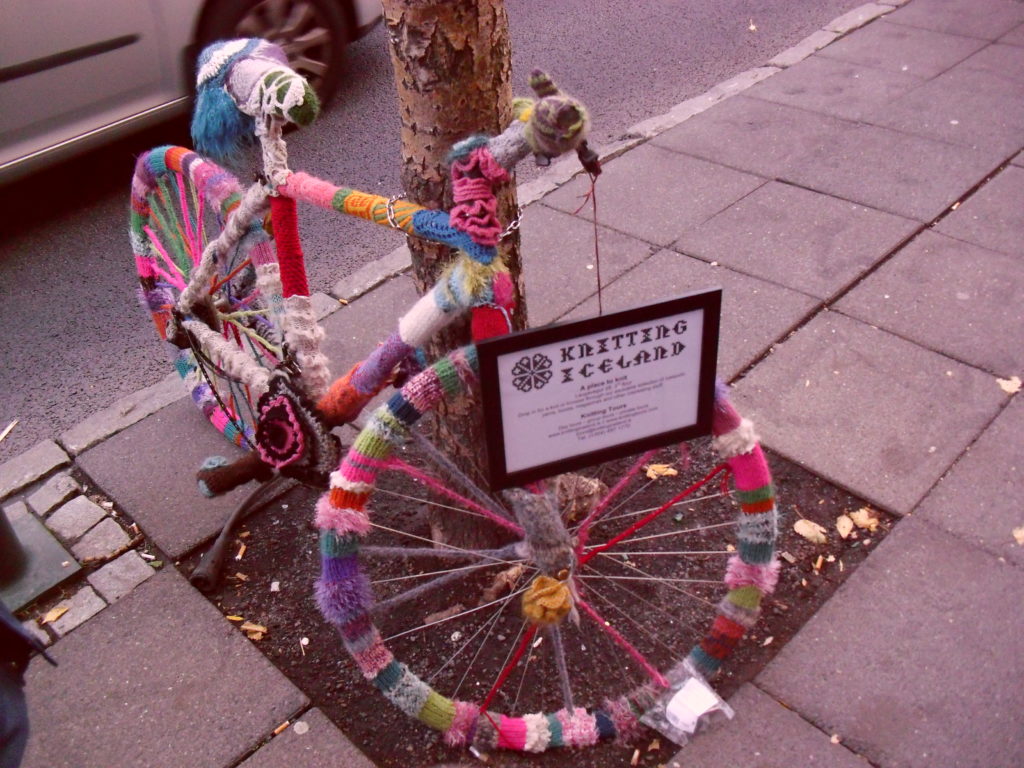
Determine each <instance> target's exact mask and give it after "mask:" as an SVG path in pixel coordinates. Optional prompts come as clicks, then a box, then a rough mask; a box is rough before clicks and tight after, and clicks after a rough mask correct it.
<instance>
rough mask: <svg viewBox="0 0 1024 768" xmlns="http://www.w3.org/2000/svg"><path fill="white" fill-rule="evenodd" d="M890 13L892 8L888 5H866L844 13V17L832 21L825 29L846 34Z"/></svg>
mask: <svg viewBox="0 0 1024 768" xmlns="http://www.w3.org/2000/svg"><path fill="white" fill-rule="evenodd" d="M890 12H892V7H891V6H889V5H888V4H885V3H865V4H864V5H862V6H860V7H858V8H854V9H853V10H852V11H849V12H847V13H844V14H843V15H842V16H839V17H837V18H835V19H832V21H830V22H829V23H828V24H826V25H825V29H827V30H829V31H830V32H839V33H841V34H845V33H847V32H850V31H851V30H854V29H857V28H859V27H862V26H864V25H865V24H867V23H868V22H869V21H871V20H872V19H876V18H878V17H879V16H881V15H882V14H884V13H890Z"/></svg>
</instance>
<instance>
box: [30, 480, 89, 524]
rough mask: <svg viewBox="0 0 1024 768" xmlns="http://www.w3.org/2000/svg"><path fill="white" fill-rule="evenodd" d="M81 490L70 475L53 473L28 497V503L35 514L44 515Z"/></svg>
mask: <svg viewBox="0 0 1024 768" xmlns="http://www.w3.org/2000/svg"><path fill="white" fill-rule="evenodd" d="M81 490H82V489H81V487H80V486H79V485H78V482H77V481H76V480H75V478H73V477H71V475H68V474H59V475H54V476H53V477H51V478H50V479H49V480H47V481H46V482H45V483H43V484H42V486H41V487H40V488H39V489H38V490H36V491H35V492H34V493H33V494H32V495H31V496H29V497H28V503H29V506H30V507H32V511H33V512H35V513H36V514H37V515H45V514H47V513H48V512H49V511H50V510H51V509H53V508H54V507H56V506H57V505H58V504H63V503H64V502H65V501H67V500H68V499H70V498H71V497H72V496H74V495H75V494H76V493H79V492H81Z"/></svg>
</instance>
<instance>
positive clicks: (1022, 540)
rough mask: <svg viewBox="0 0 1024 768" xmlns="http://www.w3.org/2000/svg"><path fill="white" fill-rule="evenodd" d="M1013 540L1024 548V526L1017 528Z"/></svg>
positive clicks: (1014, 530)
mask: <svg viewBox="0 0 1024 768" xmlns="http://www.w3.org/2000/svg"><path fill="white" fill-rule="evenodd" d="M1013 538H1015V539H1016V540H1017V543H1018V544H1020V545H1021V546H1022V547H1024V525H1020V526H1017V527H1016V528H1014V529H1013Z"/></svg>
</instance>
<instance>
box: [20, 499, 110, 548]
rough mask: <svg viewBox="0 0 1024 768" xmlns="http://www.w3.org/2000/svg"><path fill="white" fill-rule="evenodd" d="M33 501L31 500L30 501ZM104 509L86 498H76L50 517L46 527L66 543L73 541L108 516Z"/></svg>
mask: <svg viewBox="0 0 1024 768" xmlns="http://www.w3.org/2000/svg"><path fill="white" fill-rule="evenodd" d="M30 501H31V500H30ZM106 514H107V513H106V511H105V510H104V509H103V507H101V506H99V505H98V504H96V503H95V502H94V501H92V500H91V499H89V498H87V497H85V496H76V497H75V498H73V499H72V500H71V501H69V502H67V503H66V504H64V505H63V506H62V507H61V508H60V509H58V510H57V511H56V512H54V513H53V514H52V515H50V517H49V519H48V520H47V521H46V526H47V527H48V528H49V529H50V530H51V531H53V532H54V533H56V534H57V535H58V536H60V537H61V538H62V539H64V540H65V541H73V540H75V539H77V538H78V537H79V536H83V535H85V532H86V531H88V530H89V529H90V528H92V527H93V526H94V525H96V523H98V522H99V521H100V520H102V519H103V518H104V517H105V516H106Z"/></svg>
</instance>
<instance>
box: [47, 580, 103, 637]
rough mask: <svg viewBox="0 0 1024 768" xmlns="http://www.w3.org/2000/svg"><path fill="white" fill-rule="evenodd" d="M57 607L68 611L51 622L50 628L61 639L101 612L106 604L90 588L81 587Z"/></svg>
mask: <svg viewBox="0 0 1024 768" xmlns="http://www.w3.org/2000/svg"><path fill="white" fill-rule="evenodd" d="M57 607H65V608H67V609H68V610H67V611H66V612H65V613H64V614H63V615H62V616H61V617H60V618H59V619H57V620H56V621H54V622H51V623H50V626H51V627H52V628H53V631H54V632H56V633H57V636H58V637H63V636H64V635H66V634H67V633H68V632H70V631H71V630H73V629H77V628H78V627H80V626H81V625H82V624H84V623H85V622H86V621H88V620H89V619H91V618H92V617H93V616H95V615H96V614H97V613H99V612H100V611H102V610H103V609H104V608H106V607H107V604H106V603H105V602H103V598H101V597H100V596H99V595H97V594H96V592H94V591H93V589H92V587H82V588H81V589H80V590H78V591H77V592H75V594H73V595H72V596H71V597H69V598H68V599H67V600H62V601H61V602H60V603H58V604H57Z"/></svg>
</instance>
